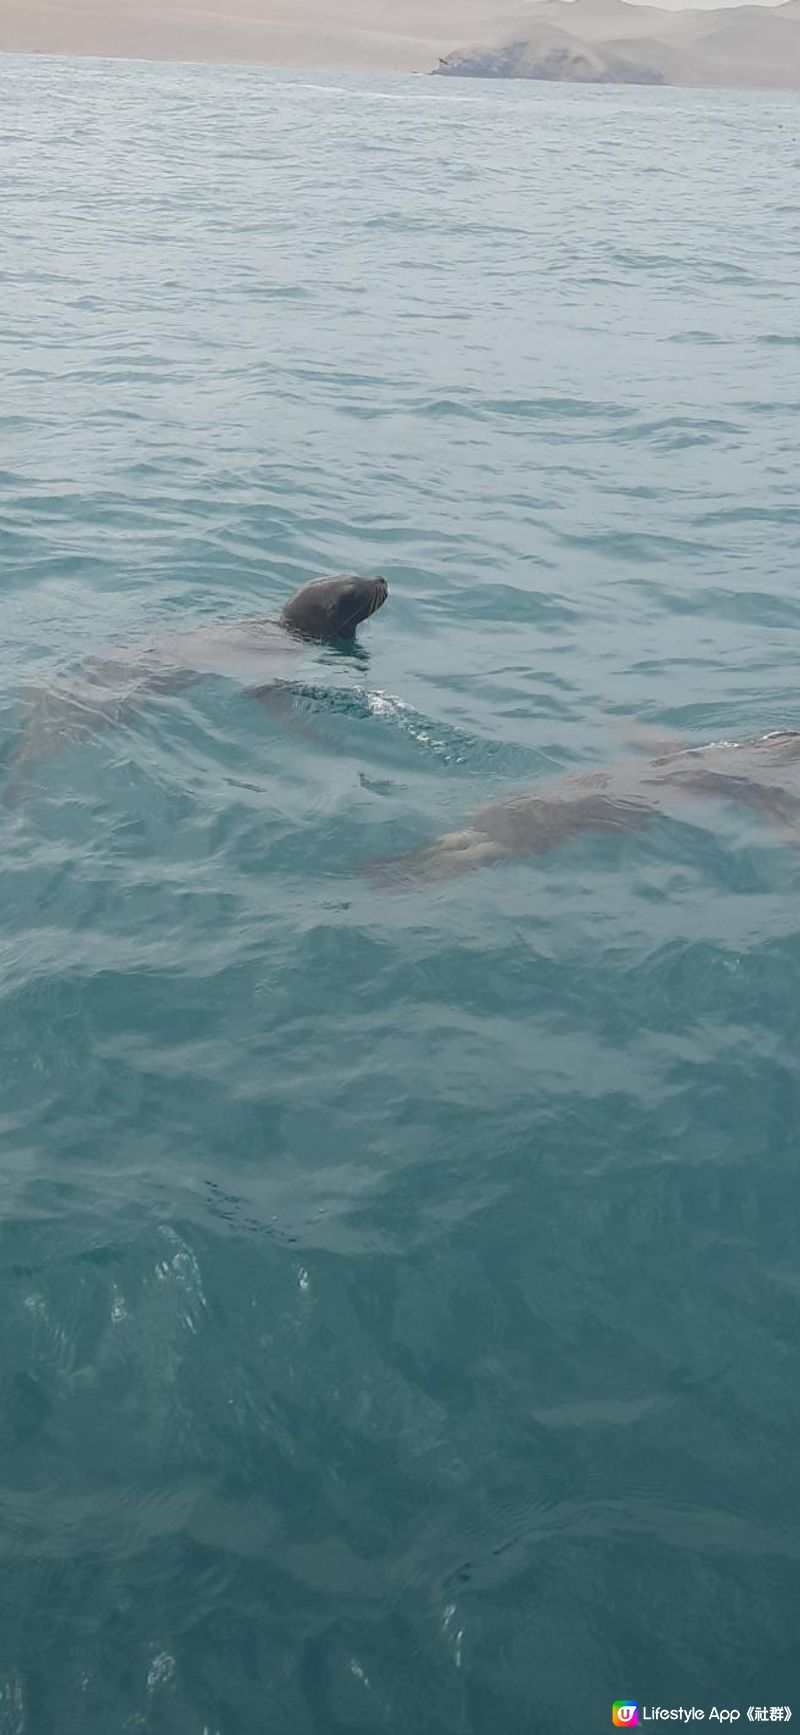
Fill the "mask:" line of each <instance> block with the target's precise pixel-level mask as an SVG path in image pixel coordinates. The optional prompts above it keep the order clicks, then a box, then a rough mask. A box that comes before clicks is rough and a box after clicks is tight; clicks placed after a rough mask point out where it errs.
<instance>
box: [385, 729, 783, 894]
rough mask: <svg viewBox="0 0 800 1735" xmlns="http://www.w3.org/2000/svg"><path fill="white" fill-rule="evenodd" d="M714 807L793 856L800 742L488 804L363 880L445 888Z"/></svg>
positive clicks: (630, 764)
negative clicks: (764, 829) (699, 804)
mask: <svg viewBox="0 0 800 1735" xmlns="http://www.w3.org/2000/svg"><path fill="white" fill-rule="evenodd" d="M709 797H712V798H713V797H717V798H721V799H723V800H729V801H734V802H738V803H739V804H740V805H741V806H744V807H748V808H750V809H751V810H752V811H753V812H754V813H757V814H759V815H760V817H761V818H763V819H765V820H766V821H767V822H768V823H769V824H770V825H772V826H773V827H774V828H775V829H776V831H778V832H779V833H780V835H781V836H782V837H783V839H784V841H786V842H788V843H790V844H792V845H793V846H794V847H795V848H800V732H794V731H788V730H786V731H779V732H776V733H774V734H771V735H764V736H762V737H760V739H758V740H754V741H746V742H741V743H738V742H736V743H734V742H720V743H719V744H712V745H711V746H708V747H677V748H671V749H670V750H669V751H668V752H666V753H661V754H658V755H657V756H655V757H653V758H651V759H649V760H647V761H644V762H642V761H639V760H621V761H620V763H619V764H618V765H613V766H610V767H609V768H608V769H607V770H602V771H592V772H585V773H581V772H579V773H576V774H574V775H570V776H567V777H559V778H556V779H555V780H554V781H553V782H552V783H545V784H543V785H542V790H541V793H540V794H534V795H519V796H512V797H511V798H510V799H509V800H500V801H494V802H491V803H490V805H489V806H488V807H484V808H482V809H481V810H480V812H479V813H476V815H475V817H474V819H473V820H472V823H471V825H470V826H469V827H468V828H467V829H466V830H464V831H452V832H448V833H446V834H445V835H444V836H443V837H439V838H437V839H436V841H435V842H434V843H432V844H429V845H428V846H427V847H424V848H422V849H419V850H414V851H411V852H410V853H409V854H408V855H405V856H399V857H397V858H395V859H394V860H393V861H384V862H377V863H374V864H373V865H372V867H371V868H370V870H369V872H370V876H371V877H372V878H373V879H374V880H376V881H377V883H379V884H382V885H384V886H395V887H399V888H400V889H403V888H404V887H408V888H412V887H414V886H420V885H430V884H433V883H435V882H436V881H440V880H449V879H455V878H456V877H457V876H458V875H459V874H462V873H471V872H473V871H474V870H475V869H477V868H481V867H487V866H490V865H491V864H492V863H496V862H501V861H510V860H513V859H515V858H519V857H522V856H534V855H544V854H546V853H548V852H549V851H550V850H553V849H557V848H558V846H559V845H560V844H562V843H567V842H569V841H570V840H571V839H572V838H576V837H581V836H584V835H585V834H587V833H591V832H631V831H639V830H641V829H642V827H643V826H646V825H647V824H649V822H650V821H651V820H652V819H653V818H654V817H655V816H656V815H657V814H662V813H669V812H674V810H675V808H676V806H679V805H680V803H681V801H682V800H683V799H690V800H708V798H709Z"/></svg>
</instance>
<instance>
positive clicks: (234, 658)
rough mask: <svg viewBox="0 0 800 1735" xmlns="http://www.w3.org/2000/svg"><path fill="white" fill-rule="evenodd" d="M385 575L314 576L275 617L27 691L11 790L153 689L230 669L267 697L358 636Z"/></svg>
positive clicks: (123, 654) (196, 636)
mask: <svg viewBox="0 0 800 1735" xmlns="http://www.w3.org/2000/svg"><path fill="white" fill-rule="evenodd" d="M388 594H389V587H388V585H387V583H386V580H385V579H384V578H356V577H353V576H350V575H347V576H344V577H340V578H323V579H314V580H312V582H311V583H310V584H306V585H304V586H303V588H302V589H301V590H299V591H297V592H296V594H295V595H294V596H293V597H291V598H290V599H289V601H288V602H287V603H286V605H285V607H284V608H283V610H282V612H281V614H280V615H279V616H278V618H277V619H275V620H269V619H268V620H245V621H219V622H216V623H215V624H214V625H213V626H208V627H198V628H196V629H195V630H194V631H191V632H188V633H181V634H176V635H175V637H174V638H170V639H166V640H163V641H159V642H156V643H145V642H143V643H142V644H141V645H138V646H130V645H129V646H126V647H125V648H124V649H120V650H119V651H118V652H111V653H109V654H108V655H106V656H103V657H95V658H93V659H92V660H91V661H90V662H88V663H86V664H84V665H83V667H82V668H80V669H78V670H76V671H71V672H70V673H69V674H68V675H67V676H65V678H64V680H63V682H62V681H57V682H55V683H53V684H51V685H50V686H48V687H46V688H37V689H36V690H35V691H33V692H31V691H30V690H29V691H28V693H27V694H26V698H27V703H28V718H27V722H26V724H25V728H24V730H23V733H22V736H21V738H20V741H19V743H18V745H17V747H16V749H15V751H14V752H13V754H12V755H11V765H12V770H13V773H14V776H13V779H12V783H11V784H10V786H9V788H8V789H7V790H6V794H5V797H4V800H5V803H6V805H7V806H10V805H12V804H13V802H14V800H15V799H16V797H17V795H18V793H19V788H20V778H21V775H22V773H23V772H24V771H25V770H26V769H28V768H30V766H31V765H33V764H34V763H36V762H37V761H38V760H40V759H42V758H44V757H47V756H49V755H50V754H51V753H53V752H55V751H57V750H58V748H59V747H60V746H62V745H66V744H68V743H73V742H76V741H80V740H83V739H86V738H87V737H89V736H92V735H94V734H96V733H97V732H98V731H100V730H103V729H107V728H109V727H111V726H113V725H115V724H120V723H124V722H127V721H128V720H129V719H130V718H131V717H133V716H135V715H136V714H137V713H138V712H139V711H140V710H141V707H142V705H143V704H144V703H146V701H147V699H148V698H151V697H155V696H158V695H165V694H170V693H179V692H183V691H185V690H186V689H187V688H189V687H193V686H195V685H196V683H197V682H198V681H202V680H205V679H206V678H207V677H209V676H213V675H217V676H222V677H223V678H226V679H228V680H234V681H237V682H238V683H239V684H240V685H241V686H243V687H245V688H247V689H250V691H251V692H252V695H253V697H254V698H257V699H260V700H262V702H268V696H269V690H270V684H275V683H277V682H279V681H280V680H281V679H282V678H285V677H286V676H287V675H289V674H291V673H292V672H293V671H294V669H295V667H296V664H297V660H298V657H299V656H301V655H302V653H303V651H304V649H306V648H307V646H308V645H309V644H339V645H345V646H347V645H350V644H352V643H353V641H354V638H355V632H356V628H357V627H358V626H359V625H360V624H361V622H362V621H365V620H367V619H368V618H369V616H370V615H371V614H375V613H376V611H377V610H378V609H379V608H382V607H383V604H384V603H385V601H386V598H387V596H388Z"/></svg>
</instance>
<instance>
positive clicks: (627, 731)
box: [603, 711, 689, 758]
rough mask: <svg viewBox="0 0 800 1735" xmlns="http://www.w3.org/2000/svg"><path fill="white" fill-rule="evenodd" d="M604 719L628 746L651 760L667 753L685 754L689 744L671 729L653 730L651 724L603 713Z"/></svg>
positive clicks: (633, 718)
mask: <svg viewBox="0 0 800 1735" xmlns="http://www.w3.org/2000/svg"><path fill="white" fill-rule="evenodd" d="M603 719H604V721H605V722H606V723H610V725H611V727H612V729H613V731H614V734H615V735H617V736H618V737H619V739H620V741H624V742H625V744H626V746H628V747H633V749H634V751H635V752H637V753H647V754H648V755H649V756H650V757H651V758H656V757H658V758H660V757H661V756H662V755H663V754H665V753H685V752H686V749H687V747H688V746H689V742H688V741H686V740H685V739H684V737H683V736H682V735H678V734H676V733H674V732H673V731H672V730H671V729H653V728H651V727H650V725H649V723H639V722H637V720H636V718H635V717H619V716H611V715H609V713H608V712H607V711H604V712H603Z"/></svg>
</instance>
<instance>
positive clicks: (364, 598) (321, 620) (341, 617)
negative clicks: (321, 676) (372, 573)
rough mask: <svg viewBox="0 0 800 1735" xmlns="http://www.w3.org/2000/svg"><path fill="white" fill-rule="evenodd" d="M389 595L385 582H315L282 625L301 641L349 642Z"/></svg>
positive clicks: (292, 606)
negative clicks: (358, 627)
mask: <svg viewBox="0 0 800 1735" xmlns="http://www.w3.org/2000/svg"><path fill="white" fill-rule="evenodd" d="M388 595H389V586H388V584H387V583H386V580H385V578H354V577H352V576H350V575H349V574H348V575H347V576H346V577H343V578H315V579H313V580H312V582H311V583H310V584H304V585H303V588H302V590H298V591H297V593H296V595H295V596H293V597H291V598H290V600H289V602H287V604H286V607H285V608H284V610H283V612H282V614H281V625H282V626H285V627H286V628H287V630H288V631H289V632H290V633H295V634H296V636H297V637H298V638H301V639H322V640H326V641H328V642H330V643H337V642H339V643H342V642H346V641H347V640H348V639H352V638H353V636H354V634H355V630H356V627H357V626H360V624H361V622H362V621H365V620H367V619H368V617H369V616H370V615H371V614H375V612H376V610H377V609H379V608H383V605H384V603H385V601H386V598H387V596H388Z"/></svg>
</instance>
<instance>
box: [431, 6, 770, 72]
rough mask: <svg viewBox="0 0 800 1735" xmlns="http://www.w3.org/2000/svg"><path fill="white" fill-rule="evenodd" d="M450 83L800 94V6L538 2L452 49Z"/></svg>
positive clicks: (445, 68) (446, 64) (447, 66)
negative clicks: (535, 82)
mask: <svg viewBox="0 0 800 1735" xmlns="http://www.w3.org/2000/svg"><path fill="white" fill-rule="evenodd" d="M439 71H440V72H441V73H443V74H445V75H448V76H450V77H461V78H465V77H470V78H528V79H540V80H550V81H553V80H558V81H561V82H569V83H584V84H589V83H592V84H680V85H689V86H691V85H694V86H703V87H710V86H715V85H716V86H722V87H729V88H750V89H767V90H800V0H788V3H786V4H784V5H782V6H752V5H751V6H731V7H724V8H720V9H718V10H712V9H703V10H698V9H695V10H687V9H683V10H680V11H677V10H675V11H667V10H665V9H664V8H663V7H659V6H646V5H645V6H637V5H631V4H628V3H627V0H574V4H572V5H569V4H567V3H566V0H539V3H535V0H534V3H533V4H531V5H529V6H528V7H527V9H526V12H525V16H524V19H522V20H520V19H517V20H515V21H514V22H512V24H511V25H510V26H509V27H507V28H505V29H503V30H495V31H493V32H492V34H491V35H490V36H486V37H485V38H484V39H483V41H482V42H480V43H479V44H478V45H477V46H475V45H472V46H471V47H470V48H467V49H464V47H463V45H462V44H454V45H453V49H452V51H451V53H450V54H448V55H446V56H445V57H444V59H443V61H442V64H441V66H440V67H439Z"/></svg>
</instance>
